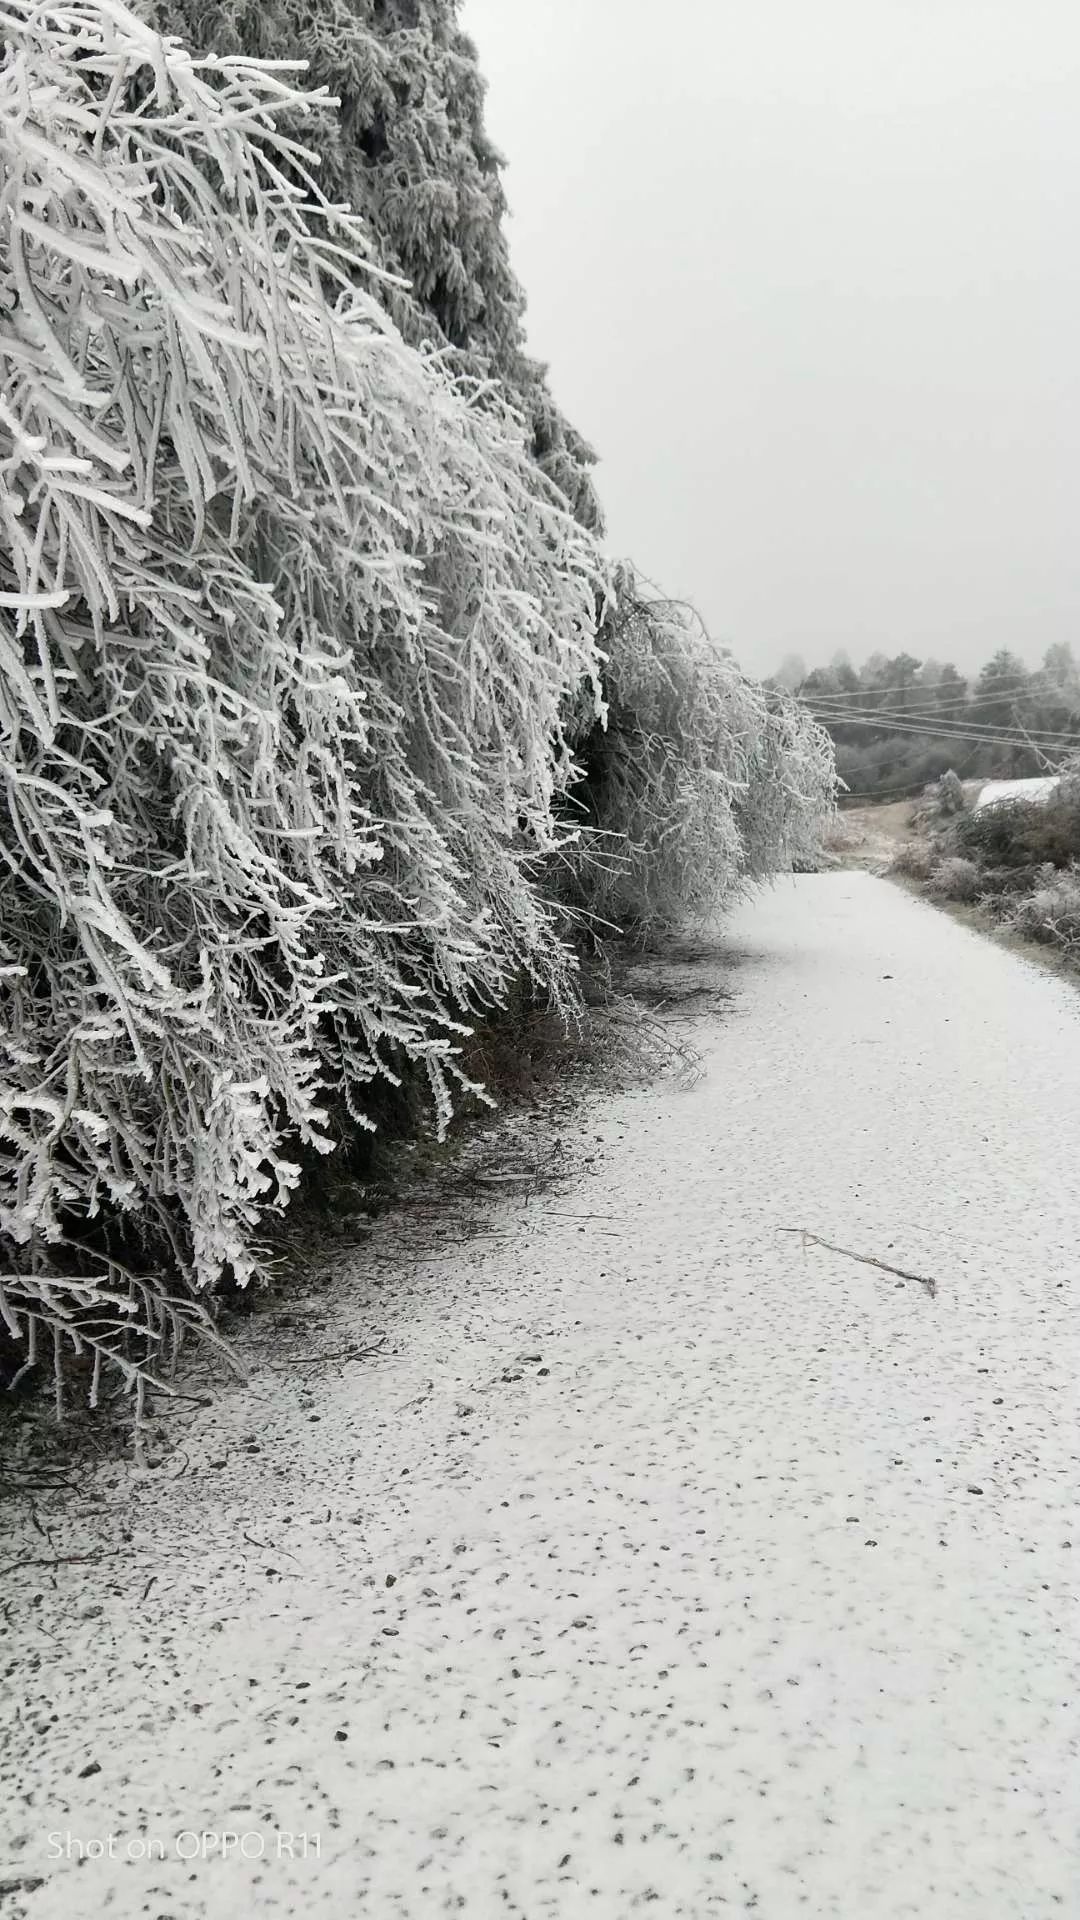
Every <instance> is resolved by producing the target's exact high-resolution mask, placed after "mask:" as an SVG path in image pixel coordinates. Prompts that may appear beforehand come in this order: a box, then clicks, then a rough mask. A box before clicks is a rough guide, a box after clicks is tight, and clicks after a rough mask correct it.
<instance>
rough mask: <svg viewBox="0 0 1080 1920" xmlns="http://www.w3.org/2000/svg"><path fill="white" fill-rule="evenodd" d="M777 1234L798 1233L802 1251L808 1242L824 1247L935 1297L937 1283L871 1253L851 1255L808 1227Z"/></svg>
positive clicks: (787, 1229) (850, 1252)
mask: <svg viewBox="0 0 1080 1920" xmlns="http://www.w3.org/2000/svg"><path fill="white" fill-rule="evenodd" d="M777 1232H778V1233H798V1234H801V1235H802V1243H803V1250H804V1251H805V1249H806V1243H807V1241H808V1240H812V1241H813V1243H814V1245H815V1246H816V1247H826V1248H827V1249H828V1251H829V1252H830V1253H839V1254H842V1255H843V1257H844V1259H845V1260H857V1261H858V1262H859V1265H860V1266H862V1267H876V1268H877V1269H878V1272H879V1273H894V1274H895V1275H896V1277H897V1279H898V1280H913V1281H914V1282H915V1284H916V1286H919V1287H923V1288H925V1290H926V1292H927V1293H928V1294H929V1295H930V1298H931V1300H933V1299H935V1298H936V1297H937V1281H936V1280H928V1279H927V1278H926V1275H925V1274H922V1273H908V1271H907V1269H906V1268H905V1267H893V1266H890V1265H889V1262H888V1261H887V1260H876V1259H875V1258H874V1256H873V1254H872V1253H853V1252H852V1250H851V1248H850V1247H837V1246H834V1244H833V1242H832V1241H831V1240H823V1239H822V1237H821V1235H820V1234H819V1233H811V1232H810V1229H809V1227H778V1228H777Z"/></svg>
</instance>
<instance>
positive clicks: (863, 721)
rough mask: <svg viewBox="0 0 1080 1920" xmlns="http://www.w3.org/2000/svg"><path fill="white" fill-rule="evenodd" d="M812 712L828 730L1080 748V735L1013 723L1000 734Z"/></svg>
mask: <svg viewBox="0 0 1080 1920" xmlns="http://www.w3.org/2000/svg"><path fill="white" fill-rule="evenodd" d="M811 712H812V713H813V716H814V718H815V719H816V720H817V721H819V722H820V723H821V724H822V725H824V726H828V724H829V722H830V721H831V722H832V724H833V725H834V726H845V727H870V728H873V729H874V731H876V732H879V733H907V734H918V735H920V736H921V737H922V738H924V739H937V740H971V741H974V742H976V743H977V744H978V745H981V746H988V747H994V746H1000V747H1010V746H1012V747H1022V746H1028V745H1032V746H1039V747H1045V748H1047V749H1048V750H1053V751H1056V752H1058V753H1063V754H1064V753H1066V752H1068V750H1069V749H1070V748H1073V747H1078V746H1080V734H1077V733H1051V732H1049V731H1047V732H1038V733H1032V732H1030V731H1029V730H1027V729H1025V730H1023V731H1021V726H1020V722H1018V721H1016V722H1014V723H1013V726H1012V727H1011V729H1010V728H1004V729H1002V730H1001V731H998V732H991V731H990V729H989V726H988V725H987V724H983V725H981V726H980V725H979V723H978V722H977V721H972V722H971V723H970V724H967V725H965V724H964V723H963V722H961V721H958V720H947V721H945V722H944V723H943V724H940V725H934V724H933V723H932V716H930V715H927V716H926V718H925V719H924V718H921V717H920V716H919V715H914V714H913V715H898V714H889V713H874V712H870V713H852V712H850V711H845V712H843V713H828V712H825V711H822V710H818V709H811Z"/></svg>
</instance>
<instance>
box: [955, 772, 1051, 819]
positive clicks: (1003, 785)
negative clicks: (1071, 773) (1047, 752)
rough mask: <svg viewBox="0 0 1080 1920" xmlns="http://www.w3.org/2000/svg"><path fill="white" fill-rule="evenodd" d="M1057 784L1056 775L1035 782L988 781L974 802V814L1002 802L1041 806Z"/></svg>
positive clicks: (1047, 775) (1048, 775)
mask: <svg viewBox="0 0 1080 1920" xmlns="http://www.w3.org/2000/svg"><path fill="white" fill-rule="evenodd" d="M1059 784H1060V779H1059V775H1058V774H1056V773H1053V774H1046V775H1045V776H1044V777H1042V778H1040V779H1037V780H988V781H987V783H986V785H985V786H984V787H983V788H982V790H981V791H980V793H979V797H978V799H977V800H976V802H975V806H974V812H976V813H981V811H982V809H983V807H996V806H997V805H998V804H999V802H1001V801H1002V800H1033V801H1034V802H1035V803H1036V805H1041V804H1042V802H1043V801H1045V800H1049V798H1050V795H1051V794H1052V793H1053V791H1054V788H1055V787H1056V786H1058V785H1059Z"/></svg>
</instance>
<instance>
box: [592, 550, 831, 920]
mask: <svg viewBox="0 0 1080 1920" xmlns="http://www.w3.org/2000/svg"><path fill="white" fill-rule="evenodd" d="M600 641H601V648H602V650H603V653H604V655H605V664H604V686H605V692H606V696H607V702H608V716H607V724H606V726H600V725H598V724H596V723H593V724H591V725H590V724H589V721H588V717H587V715H586V714H584V713H582V714H580V715H579V716H578V719H577V727H578V734H579V756H580V758H581V760H582V763H583V765H584V767H585V779H584V780H583V782H582V783H581V785H580V787H579V788H578V789H576V790H575V792H574V793H573V795H572V796H571V798H572V802H573V804H574V805H575V806H576V807H577V808H579V809H580V816H581V818H582V820H583V821H585V822H587V824H588V828H589V832H588V833H587V834H586V835H584V836H583V838H582V839H581V841H580V842H579V843H578V844H577V845H576V846H575V847H574V848H573V849H572V850H571V852H570V853H569V854H568V855H567V857H566V859H565V863H564V865H565V870H566V872H567V874H568V887H569V892H570V896H571V898H572V899H573V900H574V901H575V903H576V904H577V905H578V906H579V907H580V908H582V909H584V910H585V911H587V912H588V913H589V914H590V915H592V916H595V917H596V918H597V919H598V920H600V921H601V922H603V923H606V924H616V925H618V926H620V927H623V926H634V927H637V928H639V929H648V928H655V927H662V926H666V925H673V924H675V923H676V922H678V921H679V920H680V919H682V918H683V917H684V916H685V915H686V914H687V913H705V912H715V911H718V910H722V909H723V907H724V906H725V904H727V903H728V902H729V901H730V900H731V899H732V898H733V896H735V895H736V894H737V893H738V892H739V891H740V890H741V889H742V888H743V887H744V886H745V885H746V883H747V882H748V881H749V880H753V879H758V878H762V877H764V876H765V875H766V874H769V873H775V872H779V871H782V870H784V869H785V868H789V867H790V866H791V865H792V863H793V862H794V861H795V860H797V859H799V858H801V857H803V856H808V855H810V854H812V853H814V852H815V851H816V850H817V848H818V847H819V845H820V836H821V832H822V829H823V827H824V825H825V822H826V820H827V819H828V817H829V815H830V813H831V811H832V807H833V802H834V795H835V786H836V781H835V769H834V761H833V754H832V748H831V745H830V743H829V741H828V738H827V736H826V735H825V733H824V732H823V730H822V729H821V728H820V727H819V726H817V725H816V724H815V722H814V721H812V720H811V718H810V716H809V714H808V712H807V710H806V708H805V707H804V706H802V705H800V703H798V702H797V701H795V700H794V699H792V698H791V696H790V695H788V694H786V693H784V692H783V691H781V690H777V691H775V692H774V691H769V692H768V693H767V692H766V691H765V689H763V688H762V687H760V686H759V685H757V684H756V683H755V682H754V681H751V680H748V679H747V678H746V677H745V675H744V674H743V673H742V672H741V671H740V669H739V667H738V666H737V664H736V662H735V660H734V659H733V658H732V656H731V655H730V654H729V653H727V652H725V651H724V650H723V649H721V648H719V647H717V646H715V645H714V644H713V642H712V641H711V640H710V639H709V637H708V635H707V633H706V632H705V631H704V629H703V628H702V626H701V623H700V622H699V621H698V620H697V619H696V618H695V616H694V615H693V614H692V613H691V612H690V611H689V609H687V608H686V607H685V606H683V605H682V604H681V603H678V602H674V601H665V600H660V599H657V598H646V597H645V596H644V594H643V592H642V590H641V589H640V588H639V586H638V584H637V582H636V580H635V578H634V574H633V571H632V569H631V568H629V567H624V568H622V569H621V570H620V573H619V575H618V577H617V596H616V600H615V603H614V605H613V606H612V608H611V609H610V611H609V613H608V617H607V619H606V621H605V623H604V626H603V628H602V630H601V635H600Z"/></svg>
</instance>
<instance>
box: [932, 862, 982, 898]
mask: <svg viewBox="0 0 1080 1920" xmlns="http://www.w3.org/2000/svg"><path fill="white" fill-rule="evenodd" d="M927 886H928V890H929V891H930V892H931V893H933V894H937V895H938V897H939V898H940V899H942V900H958V901H971V900H977V899H978V897H979V894H980V892H981V890H982V889H981V884H980V879H979V869H978V867H977V866H976V864H975V862H974V860H967V859H965V858H964V857H963V855H962V854H949V855H948V856H947V857H946V858H945V859H944V860H942V861H941V862H940V863H939V864H938V866H936V867H935V868H934V869H933V871H932V872H931V873H930V874H929V876H928V880H927Z"/></svg>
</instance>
